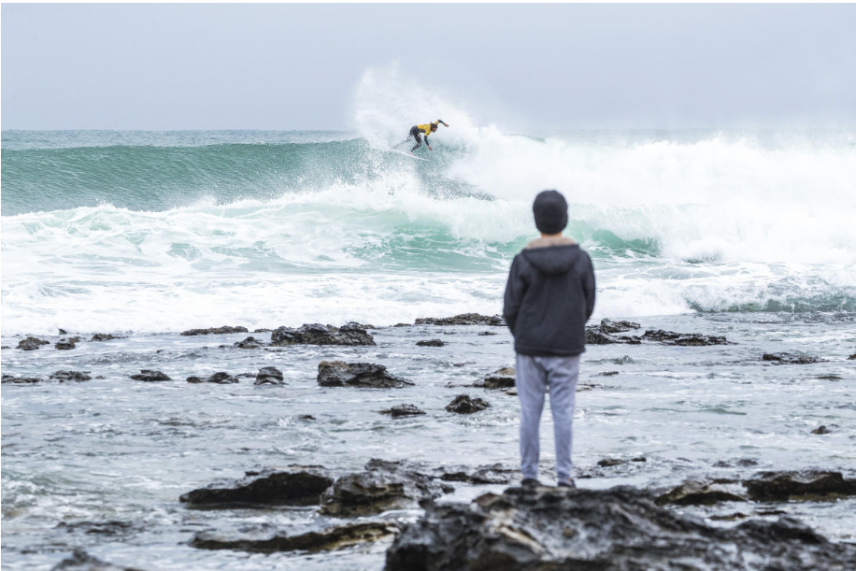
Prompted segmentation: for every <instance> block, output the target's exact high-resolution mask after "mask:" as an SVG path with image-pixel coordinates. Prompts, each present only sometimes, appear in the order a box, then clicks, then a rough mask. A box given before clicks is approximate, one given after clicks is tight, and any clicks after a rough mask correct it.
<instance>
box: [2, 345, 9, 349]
mask: <svg viewBox="0 0 856 571" xmlns="http://www.w3.org/2000/svg"><path fill="white" fill-rule="evenodd" d="M0 349H11V347H9V346H8V345H3V346H2V347H0Z"/></svg>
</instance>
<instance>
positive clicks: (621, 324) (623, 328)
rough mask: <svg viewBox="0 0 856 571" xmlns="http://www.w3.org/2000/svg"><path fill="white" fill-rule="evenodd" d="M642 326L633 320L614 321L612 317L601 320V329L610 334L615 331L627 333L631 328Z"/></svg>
mask: <svg viewBox="0 0 856 571" xmlns="http://www.w3.org/2000/svg"><path fill="white" fill-rule="evenodd" d="M640 327H642V326H641V325H639V324H638V323H634V322H632V321H612V320H611V319H601V320H600V330H601V331H603V332H604V333H607V334H609V335H612V334H615V333H626V332H628V331H630V330H631V329H639V328H640Z"/></svg>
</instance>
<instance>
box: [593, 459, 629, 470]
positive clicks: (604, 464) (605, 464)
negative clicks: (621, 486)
mask: <svg viewBox="0 0 856 571" xmlns="http://www.w3.org/2000/svg"><path fill="white" fill-rule="evenodd" d="M622 464H627V460H622V459H620V458H604V459H603V460H599V461H598V463H597V465H598V466H600V467H601V468H611V467H613V466H620V465H622Z"/></svg>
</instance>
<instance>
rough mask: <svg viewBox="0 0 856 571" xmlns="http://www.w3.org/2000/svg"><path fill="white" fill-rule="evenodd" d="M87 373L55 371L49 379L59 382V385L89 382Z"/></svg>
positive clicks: (89, 378)
mask: <svg viewBox="0 0 856 571" xmlns="http://www.w3.org/2000/svg"><path fill="white" fill-rule="evenodd" d="M88 373H89V371H57V372H56V373H54V374H52V375H51V376H50V377H49V378H50V379H51V380H54V381H59V382H60V383H69V382H76V383H79V382H82V381H88V380H91V379H92V377H90V376H89V375H88Z"/></svg>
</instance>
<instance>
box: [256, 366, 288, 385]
mask: <svg viewBox="0 0 856 571" xmlns="http://www.w3.org/2000/svg"><path fill="white" fill-rule="evenodd" d="M253 384H254V385H284V384H285V381H284V380H283V376H282V371H280V370H279V369H277V368H276V367H262V368H261V369H259V372H258V374H257V375H256V382H255V383H253Z"/></svg>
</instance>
